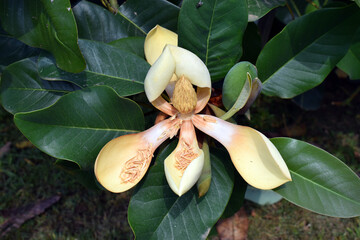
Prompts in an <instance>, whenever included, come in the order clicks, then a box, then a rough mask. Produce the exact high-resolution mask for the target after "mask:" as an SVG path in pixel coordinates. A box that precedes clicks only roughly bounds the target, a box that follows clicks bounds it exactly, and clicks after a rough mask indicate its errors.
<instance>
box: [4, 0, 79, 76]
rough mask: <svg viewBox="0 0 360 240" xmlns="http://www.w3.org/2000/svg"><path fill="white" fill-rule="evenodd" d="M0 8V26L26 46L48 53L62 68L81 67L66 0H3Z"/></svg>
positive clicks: (70, 14) (68, 69)
mask: <svg viewBox="0 0 360 240" xmlns="http://www.w3.org/2000/svg"><path fill="white" fill-rule="evenodd" d="M0 9H1V10H0V19H1V23H2V26H3V28H4V29H5V30H6V31H7V32H8V33H9V34H11V35H12V36H14V37H15V38H17V39H19V40H20V41H22V42H24V43H26V44H27V45H30V46H32V47H37V48H42V49H45V50H47V51H49V52H51V53H52V54H53V55H54V57H55V59H56V63H57V65H58V66H59V67H60V68H61V69H63V70H65V71H68V72H81V71H82V70H84V68H85V61H84V58H83V57H82V55H81V52H80V49H79V46H78V45H77V29H76V23H75V18H74V16H73V14H72V10H71V6H70V1H69V0H56V1H52V0H50V1H49V0H33V1H26V0H17V1H13V0H3V1H0ZM19 16H21V17H19Z"/></svg>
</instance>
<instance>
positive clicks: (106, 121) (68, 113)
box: [14, 86, 144, 169]
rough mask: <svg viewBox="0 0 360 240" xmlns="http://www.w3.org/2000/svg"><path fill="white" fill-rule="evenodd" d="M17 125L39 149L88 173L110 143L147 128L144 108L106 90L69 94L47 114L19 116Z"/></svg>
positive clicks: (86, 90) (45, 111)
mask: <svg viewBox="0 0 360 240" xmlns="http://www.w3.org/2000/svg"><path fill="white" fill-rule="evenodd" d="M14 121H15V124H16V126H17V127H18V128H19V129H20V131H21V132H22V133H23V134H24V135H25V136H26V137H27V138H28V139H29V140H30V141H31V142H32V143H33V144H34V145H35V146H36V147H37V148H39V149H40V150H42V151H44V152H45V153H47V154H49V155H51V156H53V157H56V158H59V159H64V160H69V161H73V162H75V163H77V164H78V165H79V166H80V167H81V168H85V169H89V168H92V167H93V164H94V162H95V159H96V156H97V154H98V153H99V151H100V149H101V148H102V147H103V146H104V145H105V144H106V143H107V142H108V141H110V140H111V139H113V138H115V137H118V136H120V135H124V134H129V133H134V132H138V131H139V130H143V128H144V117H143V114H142V111H141V109H140V107H139V106H138V105H137V104H136V103H135V102H133V101H131V100H128V99H126V98H120V97H119V96H118V95H117V94H116V93H115V92H114V91H113V90H112V89H111V88H109V87H105V86H97V87H92V88H86V89H84V90H79V91H75V92H72V93H69V94H67V95H65V96H63V97H62V98H60V99H59V100H58V101H57V102H56V103H55V104H54V105H52V106H50V107H48V108H45V109H43V110H39V111H35V112H30V113H18V114H16V115H15V117H14Z"/></svg>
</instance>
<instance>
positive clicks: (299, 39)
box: [256, 5, 360, 98]
mask: <svg viewBox="0 0 360 240" xmlns="http://www.w3.org/2000/svg"><path fill="white" fill-rule="evenodd" d="M359 21H360V9H359V8H358V7H357V6H355V5H350V6H349V7H345V8H327V9H320V10H318V11H315V12H312V13H310V14H307V15H304V16H302V17H300V18H298V19H296V20H295V21H292V22H291V23H290V24H288V25H287V26H286V27H285V28H284V30H283V31H281V32H280V33H279V34H278V35H277V36H275V37H274V38H273V39H272V40H270V41H269V42H268V43H267V44H266V45H265V47H264V49H263V50H262V52H261V53H260V55H259V57H258V60H257V62H256V66H257V68H258V72H259V78H260V80H261V81H263V93H265V94H266V95H269V96H278V97H281V98H292V97H294V96H296V95H299V94H301V93H303V92H305V91H307V90H309V89H311V88H313V87H315V86H317V85H319V84H320V83H321V82H322V81H323V80H324V79H325V77H326V76H327V75H328V74H329V73H330V71H331V70H332V69H333V68H334V66H335V65H336V64H337V63H338V61H339V60H340V59H341V58H343V57H344V55H345V54H346V52H347V50H348V48H349V46H350V44H351V42H352V38H353V35H354V32H355V31H356V29H357V25H356V24H354V23H355V22H359Z"/></svg>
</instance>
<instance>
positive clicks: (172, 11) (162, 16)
mask: <svg viewBox="0 0 360 240" xmlns="http://www.w3.org/2000/svg"><path fill="white" fill-rule="evenodd" d="M118 14H120V15H121V16H122V17H124V18H126V19H128V21H130V22H132V23H133V24H134V25H136V26H137V27H139V28H140V29H141V30H142V31H143V32H144V33H145V34H146V33H147V32H149V31H150V30H151V29H152V28H153V27H155V26H156V25H157V24H158V25H161V26H162V27H165V28H167V29H169V30H172V31H176V29H177V20H178V15H179V7H178V6H176V5H174V4H172V3H170V2H168V1H165V0H146V1H143V0H127V1H126V2H125V3H124V4H122V5H121V6H120V8H119V12H118Z"/></svg>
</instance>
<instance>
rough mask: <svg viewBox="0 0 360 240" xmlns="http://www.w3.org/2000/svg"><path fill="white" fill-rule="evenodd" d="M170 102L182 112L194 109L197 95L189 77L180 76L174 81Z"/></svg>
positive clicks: (185, 112)
mask: <svg viewBox="0 0 360 240" xmlns="http://www.w3.org/2000/svg"><path fill="white" fill-rule="evenodd" d="M171 102H172V105H173V106H174V107H175V108H176V109H177V110H178V111H179V112H180V113H182V114H187V113H191V112H192V111H194V109H195V107H196V103H197V95H196V92H195V89H194V88H193V86H192V84H191V82H190V81H189V79H187V78H186V77H184V76H181V77H180V79H179V80H178V81H177V82H176V84H175V88H174V93H173V97H172V99H171Z"/></svg>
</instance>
